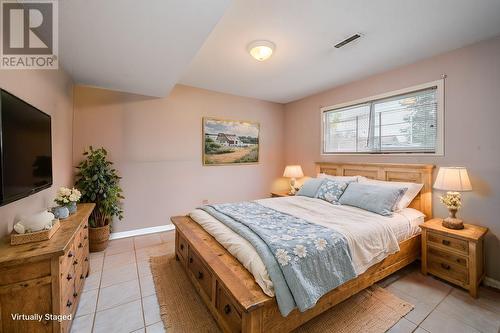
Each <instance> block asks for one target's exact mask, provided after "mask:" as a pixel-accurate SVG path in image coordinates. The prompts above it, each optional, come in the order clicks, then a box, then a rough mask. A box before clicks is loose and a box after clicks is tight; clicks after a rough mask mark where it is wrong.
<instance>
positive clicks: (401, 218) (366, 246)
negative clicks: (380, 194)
mask: <svg viewBox="0 0 500 333" xmlns="http://www.w3.org/2000/svg"><path fill="white" fill-rule="evenodd" d="M256 202H257V203H259V204H261V205H264V206H267V207H270V208H272V209H275V210H278V211H281V212H285V213H288V214H291V215H294V216H297V217H299V218H302V219H304V220H307V221H309V222H311V223H316V224H319V225H322V226H325V227H328V228H332V229H335V230H337V231H339V232H341V233H342V234H343V235H344V236H346V238H347V239H348V242H349V247H350V249H351V255H352V260H353V265H354V267H355V270H356V274H357V275H359V274H362V273H363V272H364V271H366V270H367V269H368V268H369V267H371V266H372V265H374V264H376V263H377V262H380V261H381V260H383V259H384V258H386V257H387V256H388V255H390V254H393V253H395V252H397V251H399V246H398V242H402V241H404V240H406V239H408V238H410V237H412V236H414V235H416V234H418V233H419V232H420V228H419V225H420V224H421V223H423V222H424V215H423V214H422V213H421V212H419V211H417V210H415V209H412V208H405V209H404V210H402V211H400V212H397V213H394V214H393V216H392V217H386V216H381V215H378V214H375V213H372V212H368V211H365V210H363V209H360V208H356V207H350V206H341V205H332V204H330V203H328V202H326V201H323V200H321V199H315V198H308V197H302V196H295V197H283V198H270V199H262V200H257V201H256ZM190 217H191V218H192V219H193V220H194V221H195V222H197V223H198V224H199V225H200V226H201V227H202V228H203V229H204V230H205V231H207V232H208V233H209V234H210V235H212V236H213V237H214V238H215V239H216V240H217V241H218V242H219V243H220V244H221V245H222V246H223V247H224V248H226V250H228V252H229V253H231V254H232V255H233V256H234V257H235V258H236V259H237V260H238V261H239V262H240V263H241V264H242V265H243V266H244V267H245V268H246V269H247V270H248V271H249V272H250V273H251V274H252V275H253V276H254V278H255V281H256V282H257V284H258V285H259V286H260V287H261V288H262V290H263V291H264V293H265V294H267V295H269V296H271V297H273V296H274V288H273V283H272V281H271V279H270V277H269V274H268V273H267V270H266V267H265V265H264V263H263V262H262V260H261V258H260V257H259V255H258V254H257V252H256V250H255V248H254V247H253V246H252V245H251V244H250V243H249V242H248V241H247V240H246V239H244V238H243V237H241V236H240V235H238V234H237V233H235V232H234V231H232V230H231V229H230V228H228V227H227V226H226V225H224V224H223V223H222V222H220V221H218V220H217V219H215V218H214V217H212V216H211V215H210V214H208V213H206V212H205V211H203V210H201V209H195V210H193V211H192V212H191V213H190Z"/></svg>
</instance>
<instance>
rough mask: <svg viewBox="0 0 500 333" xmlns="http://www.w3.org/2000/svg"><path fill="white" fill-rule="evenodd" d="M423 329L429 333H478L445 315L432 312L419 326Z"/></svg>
mask: <svg viewBox="0 0 500 333" xmlns="http://www.w3.org/2000/svg"><path fill="white" fill-rule="evenodd" d="M420 326H421V327H422V328H423V329H425V330H427V331H429V332H431V333H479V332H480V331H478V330H476V329H475V328H472V327H470V326H468V325H466V324H464V323H462V322H460V321H458V320H456V319H455V318H453V317H450V316H448V315H447V314H446V313H444V312H442V311H439V310H434V311H433V312H432V313H431V314H430V315H429V317H427V318H426V319H425V320H424V321H423V323H422V324H421V325H420Z"/></svg>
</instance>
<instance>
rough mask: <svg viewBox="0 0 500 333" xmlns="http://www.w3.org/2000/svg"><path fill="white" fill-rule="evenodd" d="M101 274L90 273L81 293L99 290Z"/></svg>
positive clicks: (98, 272)
mask: <svg viewBox="0 0 500 333" xmlns="http://www.w3.org/2000/svg"><path fill="white" fill-rule="evenodd" d="M101 274H102V272H101V271H97V272H94V271H90V274H89V276H88V277H87V278H86V279H85V282H84V283H83V291H84V292H86V291H90V290H94V289H99V284H100V283H101Z"/></svg>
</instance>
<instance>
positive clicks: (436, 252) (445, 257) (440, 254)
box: [427, 246, 468, 267]
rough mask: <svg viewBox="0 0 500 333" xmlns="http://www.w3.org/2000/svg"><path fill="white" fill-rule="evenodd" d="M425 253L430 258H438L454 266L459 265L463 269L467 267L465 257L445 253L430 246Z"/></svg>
mask: <svg viewBox="0 0 500 333" xmlns="http://www.w3.org/2000/svg"><path fill="white" fill-rule="evenodd" d="M427 253H428V254H429V255H430V256H434V257H438V258H441V259H443V260H447V261H449V262H452V263H454V264H457V265H460V266H463V267H467V266H468V265H467V257H462V256H460V255H457V254H453V253H451V252H447V251H443V250H441V249H438V248H435V247H432V246H429V248H428V249H427Z"/></svg>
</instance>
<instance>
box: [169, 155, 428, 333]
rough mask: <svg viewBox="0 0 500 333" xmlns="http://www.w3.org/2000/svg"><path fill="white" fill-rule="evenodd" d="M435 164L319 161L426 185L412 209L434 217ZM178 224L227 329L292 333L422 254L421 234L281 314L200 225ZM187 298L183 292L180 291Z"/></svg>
mask: <svg viewBox="0 0 500 333" xmlns="http://www.w3.org/2000/svg"><path fill="white" fill-rule="evenodd" d="M433 168H434V166H432V165H420V164H374V163H371V164H338V163H324V162H321V163H316V171H317V172H318V173H326V174H330V175H339V176H340V175H342V176H350V175H362V176H365V177H369V178H373V179H380V180H387V181H405V182H417V183H422V184H424V187H423V188H422V190H421V192H420V193H419V194H418V195H417V197H416V198H415V199H414V200H413V202H412V203H411V205H410V207H413V208H415V209H418V210H420V211H422V212H423V213H424V214H425V215H426V219H430V218H432V191H431V182H432V170H433ZM171 220H172V222H173V223H174V224H175V226H176V235H175V252H176V257H177V259H178V260H179V261H180V262H181V264H182V265H183V267H184V268H185V270H186V272H187V275H188V276H189V279H190V280H191V282H192V283H193V285H194V287H195V288H196V290H197V291H198V294H199V295H200V297H201V299H202V300H203V301H204V302H205V304H206V305H207V307H208V309H209V310H210V312H211V313H212V315H213V316H214V318H215V320H216V321H217V323H218V324H219V326H220V328H221V329H222V330H223V331H224V332H244V333H250V332H252V333H256V332H290V331H292V330H293V329H295V328H297V327H299V326H300V325H302V324H304V323H305V322H307V321H308V320H310V319H312V318H314V317H316V316H318V315H319V314H321V313H322V312H324V311H326V310H328V309H330V308H332V307H333V306H335V305H336V304H338V303H340V302H342V301H344V300H346V299H347V298H349V297H351V296H352V295H354V294H356V293H357V292H359V291H361V290H363V289H365V288H367V287H369V286H371V285H372V284H374V283H375V282H377V281H379V280H381V279H383V278H385V277H386V276H388V275H390V274H392V273H394V272H395V271H397V270H399V269H401V268H403V267H405V266H406V265H408V264H410V263H411V262H413V261H414V260H415V259H417V258H418V257H419V255H420V238H421V236H420V234H419V235H416V236H413V237H411V238H409V239H407V240H405V241H403V242H401V243H400V244H399V245H400V248H401V249H400V251H399V252H398V253H395V254H393V255H390V256H388V257H387V258H385V259H384V260H383V261H381V262H379V263H378V264H375V265H373V266H372V267H370V268H369V269H368V270H367V271H366V272H364V273H363V274H361V275H359V276H358V277H357V278H355V279H353V280H350V281H348V282H347V283H345V284H343V285H341V286H339V287H338V288H336V289H334V290H332V291H330V292H329V293H328V294H326V295H324V296H323V297H322V298H321V299H320V300H319V301H318V303H317V304H316V306H315V307H314V308H312V309H310V310H307V311H305V312H299V311H298V310H294V311H292V312H291V313H290V314H289V315H288V316H287V317H283V316H281V314H280V312H279V310H278V305H277V303H276V299H275V298H274V297H273V298H271V297H269V296H267V295H266V294H264V292H263V291H262V289H261V288H260V287H259V286H258V285H257V283H256V282H255V280H254V277H253V276H252V275H251V274H250V273H249V272H248V271H247V270H246V269H245V268H244V267H243V265H241V264H240V262H239V261H238V260H237V259H236V258H235V257H233V256H232V255H231V254H230V253H229V252H228V251H227V250H226V249H225V248H224V247H222V245H220V244H219V243H218V242H217V241H216V240H215V239H214V238H213V237H212V236H210V235H209V234H208V233H207V232H206V231H205V230H204V229H203V228H202V227H201V226H200V225H199V224H197V223H196V222H194V221H193V220H192V219H191V218H190V217H187V216H176V217H172V219H171ZM179 296H180V297H182V296H181V295H179Z"/></svg>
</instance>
